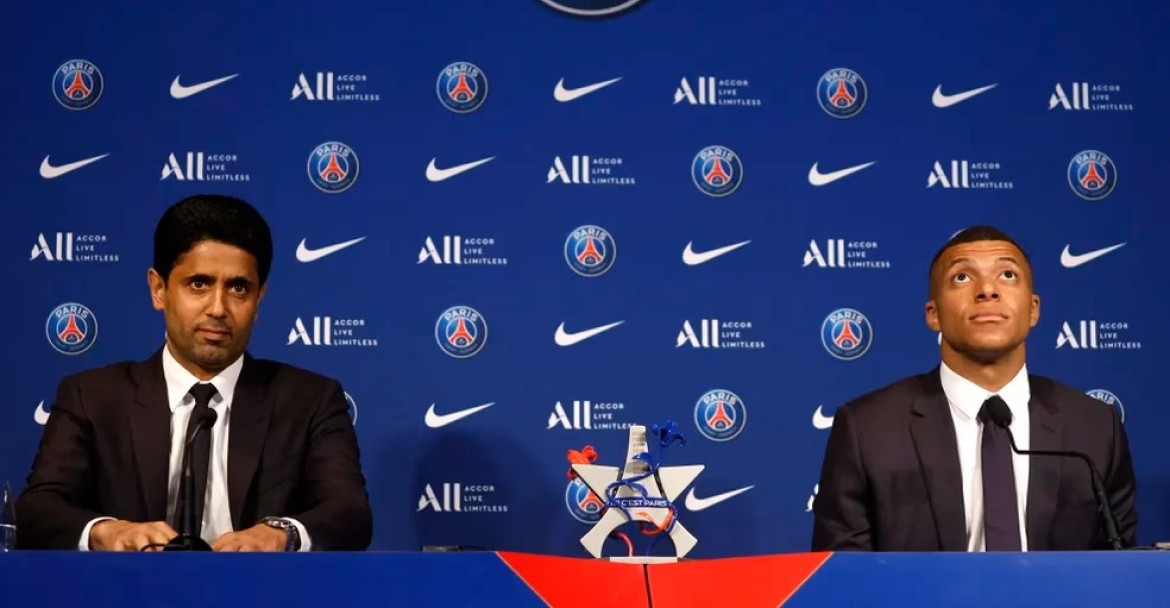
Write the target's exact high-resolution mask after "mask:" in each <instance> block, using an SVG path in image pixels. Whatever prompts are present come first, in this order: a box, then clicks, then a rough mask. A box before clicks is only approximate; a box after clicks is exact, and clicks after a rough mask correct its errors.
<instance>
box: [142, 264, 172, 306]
mask: <svg viewBox="0 0 1170 608" xmlns="http://www.w3.org/2000/svg"><path fill="white" fill-rule="evenodd" d="M146 284H147V285H148V286H149V287H150V303H151V304H152V305H154V309H155V310H162V309H163V308H164V304H165V302H166V295H167V282H166V281H165V280H164V279H163V278H162V275H160V274H159V273H157V272H155V270H154V269H153V268H151V269H150V270H147V271H146Z"/></svg>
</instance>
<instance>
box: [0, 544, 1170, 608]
mask: <svg viewBox="0 0 1170 608" xmlns="http://www.w3.org/2000/svg"><path fill="white" fill-rule="evenodd" d="M633 567H638V566H633ZM652 567H656V566H652ZM566 575H567V580H570V581H571V580H572V573H571V572H566ZM1167 578H1170V555H1167V554H1166V553H1165V552H1160V551H1132V552H1118V553H1106V552H1099V553H1026V554H967V553H939V554H888V553H887V554H867V553H837V554H834V555H833V556H831V557H830V558H829V560H828V561H827V562H826V563H825V564H824V565H823V566H821V568H820V569H819V570H818V571H817V572H816V573H815V574H814V575H813V576H812V577H811V578H810V579H809V580H808V581H807V582H806V583H805V584H804V585H803V586H802V587H801V588H800V589H799V590H798V591H797V592H796V593H795V594H794V595H793V596H792V597H791V598H790V599H789V601H788V602H786V603H785V604H784V605H785V607H786V608H790V607H791V608H803V607H811V606H928V605H929V606H948V607H961V606H982V607H986V606H995V607H996V608H1004V607H1008V606H1028V607H1029V608H1039V607H1046V606H1062V607H1063V606H1082V605H1099V606H1110V607H1113V606H1160V605H1170V598H1168V597H1166V593H1165V592H1164V591H1163V583H1164V582H1165V581H1166V580H1167ZM0 583H2V585H0V597H3V600H2V601H0V605H5V606H22V605H28V606H34V605H35V606H53V607H56V606H74V605H83V606H87V607H95V608H96V607H102V606H118V607H119V608H125V607H127V606H129V607H136V606H200V607H202V608H206V607H212V606H213V607H215V608H221V607H225V606H280V605H283V606H329V605H338V606H345V607H346V608H348V607H349V606H365V605H371V606H372V605H377V606H406V605H409V606H465V607H476V606H509V607H513V608H527V607H529V606H532V607H538V606H546V604H545V603H544V602H543V601H542V600H541V599H540V598H539V597H538V596H537V595H536V594H535V593H534V592H533V591H532V590H531V589H530V588H529V587H528V586H527V585H526V584H525V583H524V582H523V580H521V579H520V578H519V577H518V576H517V575H516V574H515V573H514V572H513V571H512V569H511V568H510V567H509V566H508V565H507V564H506V563H505V562H504V561H503V560H502V559H500V557H499V556H497V555H496V554H495V553H392V552H391V553H374V552H371V553H308V554H243V553H241V554H210V553H149V554H141V553H117V554H112V553H105V554H96V553H78V552H37V551H24V552H12V553H0ZM581 583H582V586H583V587H582V589H583V592H582V595H583V597H584V598H587V597H588V595H589V589H588V587H589V585H599V584H600V585H604V584H605V583H604V582H603V581H602V582H591V581H581ZM726 584H728V585H734V584H736V583H735V581H726ZM594 605H597V604H594ZM735 608H746V607H741V606H737V607H735Z"/></svg>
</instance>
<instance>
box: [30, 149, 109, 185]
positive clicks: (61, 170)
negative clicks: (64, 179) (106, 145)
mask: <svg viewBox="0 0 1170 608" xmlns="http://www.w3.org/2000/svg"><path fill="white" fill-rule="evenodd" d="M109 155H110V154H109V152H107V153H105V154H102V155H101V156H93V157H90V158H87V159H84V160H79V161H77V162H73V163H68V164H64V165H57V166H56V167H54V166H53V165H52V164H50V163H49V156H50V155H48V154H46V155H45V159H44V160H42V161H41V177H43V178H45V179H53V178H57V177H61V176H62V175H65V174H66V173H69V172H70V171H76V170H77V169H80V168H82V167H84V166H86V165H88V164H90V163H96V162H97V161H99V160H101V159H103V158H105V157H107V156H109Z"/></svg>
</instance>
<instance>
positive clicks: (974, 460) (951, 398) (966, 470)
mask: <svg viewBox="0 0 1170 608" xmlns="http://www.w3.org/2000/svg"><path fill="white" fill-rule="evenodd" d="M939 377H940V379H941V380H942V386H943V392H944V393H946V396H947V403H949V404H950V406H951V408H950V409H951V419H952V420H954V423H955V439H956V440H957V441H958V444H959V466H960V468H961V469H962V474H963V504H964V506H965V507H966V509H965V511H966V515H967V550H968V551H985V550H986V548H987V547H986V543H985V540H984V530H983V518H984V515H983V467H982V464H981V463H982V458H981V454H982V449H981V446H982V442H983V425H982V424H981V423H980V422H979V410H980V408H982V407H983V402H984V401H986V400H987V398H988V397H990V396H992V395H999V396H1000V397H1001V398H1002V399H1003V400H1004V402H1006V403H1007V405H1008V408H1009V409H1010V410H1011V411H1012V423H1011V430H1012V436H1013V437H1014V438H1015V440H1016V447H1018V448H1020V449H1021V450H1026V449H1028V446H1029V445H1030V441H1029V439H1030V432H1029V431H1030V420H1029V415H1028V400H1029V399H1030V398H1031V393H1032V391H1031V389H1030V388H1029V386H1028V367H1027V366H1026V365H1025V366H1023V367H1021V368H1020V371H1019V373H1018V374H1016V376H1015V377H1014V378H1012V379H1011V381H1010V382H1008V383H1007V385H1006V386H1004V387H1003V388H1002V389H1000V390H999V392H997V393H992V392H989V391H987V390H985V389H983V388H982V387H980V386H978V385H977V384H975V383H974V382H971V381H970V380H967V379H966V378H964V377H962V376H960V375H959V374H957V373H955V371H954V370H952V369H951V368H949V367H947V364H946V363H942V364H941V365H940V366H939ZM1012 470H1013V472H1014V473H1015V477H1016V505H1017V510H1018V511H1019V517H1020V548H1021V549H1022V550H1024V551H1027V550H1028V532H1027V529H1026V527H1025V521H1024V520H1025V514H1026V513H1027V504H1028V457H1027V456H1021V455H1019V454H1016V453H1015V452H1012Z"/></svg>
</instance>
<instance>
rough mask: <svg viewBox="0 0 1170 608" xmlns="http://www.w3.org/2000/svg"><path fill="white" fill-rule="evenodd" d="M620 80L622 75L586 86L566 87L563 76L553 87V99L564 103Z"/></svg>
mask: <svg viewBox="0 0 1170 608" xmlns="http://www.w3.org/2000/svg"><path fill="white" fill-rule="evenodd" d="M619 80H621V77H618V78H614V79H611V80H604V81H602V82H598V83H596V84H591V85H589V86H584V87H578V88H576V89H566V88H565V79H564V78H562V79H560V80H558V81H557V86H556V87H554V88H553V99H556V100H557V101H559V102H562V103H564V102H566V101H573V100H574V99H577V98H578V97H584V96H585V95H588V94H590V93H592V92H594V91H596V90H598V89H604V88H605V87H608V86H609V85H611V84H613V83H615V82H617V81H619Z"/></svg>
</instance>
